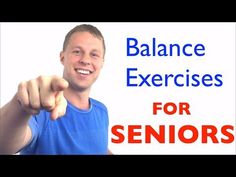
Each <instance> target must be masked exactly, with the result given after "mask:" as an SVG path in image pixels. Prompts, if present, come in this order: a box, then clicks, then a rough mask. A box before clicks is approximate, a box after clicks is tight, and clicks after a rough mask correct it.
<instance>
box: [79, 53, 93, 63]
mask: <svg viewBox="0 0 236 177" xmlns="http://www.w3.org/2000/svg"><path fill="white" fill-rule="evenodd" d="M79 62H80V63H81V64H84V65H90V64H91V59H90V57H89V56H88V55H84V56H83V57H82V58H81V59H80V61H79Z"/></svg>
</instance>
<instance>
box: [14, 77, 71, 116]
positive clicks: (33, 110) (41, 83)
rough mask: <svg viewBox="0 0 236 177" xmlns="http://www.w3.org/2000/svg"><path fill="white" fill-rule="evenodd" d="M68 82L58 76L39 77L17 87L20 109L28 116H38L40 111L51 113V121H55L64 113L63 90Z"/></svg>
mask: <svg viewBox="0 0 236 177" xmlns="http://www.w3.org/2000/svg"><path fill="white" fill-rule="evenodd" d="M68 85H69V84H68V82H67V81H66V80H64V79H63V78H61V77H58V76H50V77H48V76H39V77H38V78H36V79H32V80H29V81H27V82H21V83H20V84H19V86H18V92H17V97H18V101H19V102H20V104H21V106H22V108H23V109H24V110H25V111H26V112H27V113H29V114H31V115H35V114H38V113H39V111H40V110H41V109H46V110H47V111H50V112H51V119H53V120H56V119H57V118H58V117H60V116H63V115H64V114H65V112H66V106H67V101H66V99H65V97H64V96H63V90H65V89H66V88H67V87H68Z"/></svg>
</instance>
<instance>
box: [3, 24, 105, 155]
mask: <svg viewBox="0 0 236 177" xmlns="http://www.w3.org/2000/svg"><path fill="white" fill-rule="evenodd" d="M104 55H105V41H104V38H103V36H102V34H101V32H100V31H99V30H98V29H97V28H96V27H94V26H92V25H87V24H82V25H79V26H76V27H75V28H73V29H72V30H71V31H69V32H68V34H67V35H66V37H65V40H64V44H63V50H62V52H61V53H60V61H61V63H62V64H63V65H64V71H63V78H61V77H58V76H39V77H38V78H36V79H33V80H30V81H27V82H21V83H20V84H19V86H18V91H17V93H16V94H15V96H14V97H13V99H12V100H11V101H10V102H9V103H8V104H6V105H5V106H3V107H2V108H1V117H0V154H14V153H16V152H20V154H107V153H108V152H109V150H108V122H109V120H108V112H107V108H106V106H105V105H104V104H102V103H101V102H99V101H97V100H94V99H92V98H90V97H89V92H90V89H91V86H92V84H93V83H94V82H95V81H96V79H97V77H98V76H99V73H100V70H101V68H102V66H103V62H104Z"/></svg>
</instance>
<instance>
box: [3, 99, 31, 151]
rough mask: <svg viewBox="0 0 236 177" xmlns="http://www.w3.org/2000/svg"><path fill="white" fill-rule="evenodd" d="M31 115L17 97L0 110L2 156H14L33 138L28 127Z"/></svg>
mask: <svg viewBox="0 0 236 177" xmlns="http://www.w3.org/2000/svg"><path fill="white" fill-rule="evenodd" d="M29 118H30V115H29V114H28V113H26V112H25V111H24V110H23V109H22V108H21V106H20V104H19V102H18V101H17V98H16V96H14V97H13V99H12V100H11V101H10V102H9V103H7V104H6V105H5V106H3V107H2V108H1V110H0V154H14V153H16V152H17V151H18V150H19V149H20V148H22V147H23V146H24V145H25V144H26V143H27V142H28V141H29V140H30V137H31V131H30V129H29V127H28V125H27V122H28V120H29Z"/></svg>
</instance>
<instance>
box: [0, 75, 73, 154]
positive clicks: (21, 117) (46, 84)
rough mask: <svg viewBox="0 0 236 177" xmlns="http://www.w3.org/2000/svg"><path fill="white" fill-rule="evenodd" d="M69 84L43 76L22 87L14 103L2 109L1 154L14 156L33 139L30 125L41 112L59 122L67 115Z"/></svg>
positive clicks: (12, 101)
mask: <svg viewBox="0 0 236 177" xmlns="http://www.w3.org/2000/svg"><path fill="white" fill-rule="evenodd" d="M67 87H68V83H67V82H66V81H65V80H64V79H63V78H60V77H57V76H52V77H46V76H40V77H38V78H36V79H33V80H30V81H27V82H22V83H20V84H19V87H18V91H17V93H16V95H15V96H14V97H13V98H12V100H11V101H10V102H9V103H7V104H6V105H5V106H3V107H2V108H1V109H0V154H14V153H16V152H17V151H19V150H20V149H21V148H23V147H24V146H25V145H26V144H27V143H28V142H29V140H30V139H31V136H32V134H31V130H30V128H29V126H28V121H29V119H30V117H31V115H35V114H38V113H39V111H40V110H41V109H46V110H47V111H50V112H51V118H52V119H53V120H55V119H57V118H58V117H59V116H62V115H64V114H65V111H66V104H67V103H66V100H65V98H64V96H63V90H64V89H65V88H67Z"/></svg>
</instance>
